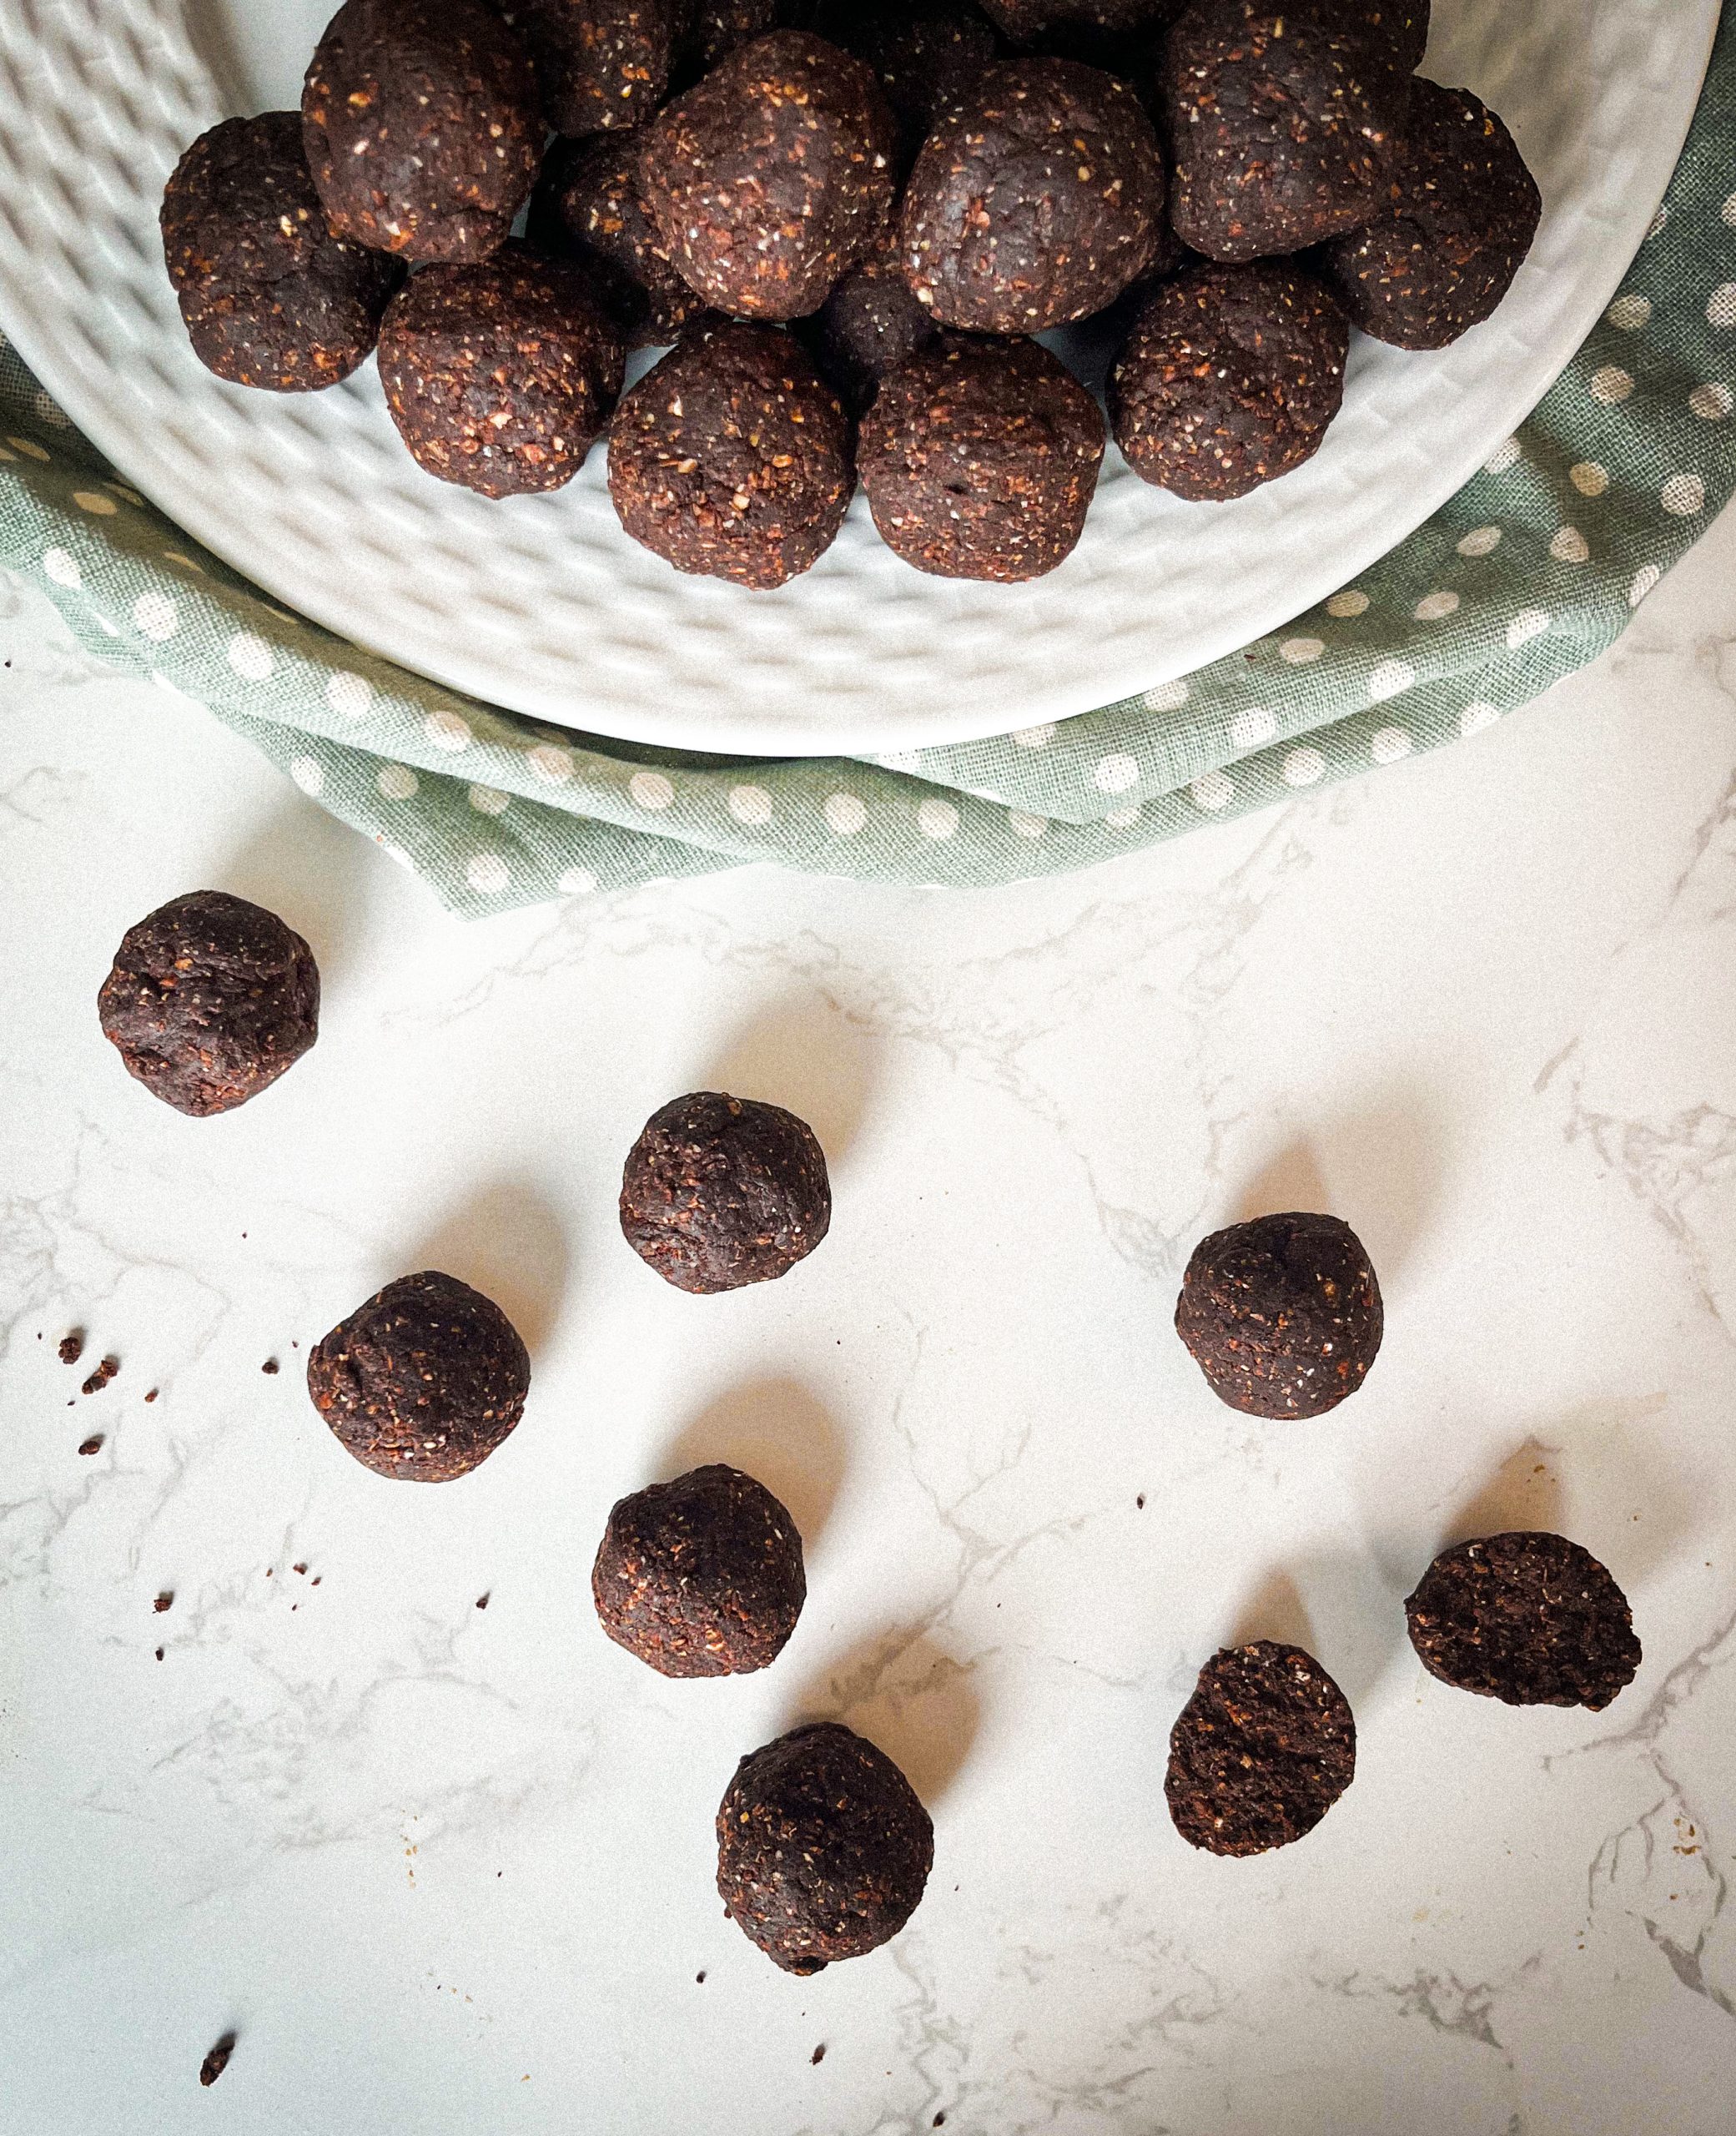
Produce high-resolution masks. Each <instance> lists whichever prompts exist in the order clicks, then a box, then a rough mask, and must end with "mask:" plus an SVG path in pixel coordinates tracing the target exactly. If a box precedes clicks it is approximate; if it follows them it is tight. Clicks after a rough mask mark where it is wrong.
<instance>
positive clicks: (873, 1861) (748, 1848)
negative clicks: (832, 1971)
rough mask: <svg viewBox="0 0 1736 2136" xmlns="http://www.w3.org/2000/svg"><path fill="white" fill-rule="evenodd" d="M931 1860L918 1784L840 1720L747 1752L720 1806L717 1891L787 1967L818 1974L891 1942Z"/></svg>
mask: <svg viewBox="0 0 1736 2136" xmlns="http://www.w3.org/2000/svg"><path fill="white" fill-rule="evenodd" d="M933 1866H934V1826H933V1823H932V1822H931V1821H930V1819H929V1816H928V1811H926V1810H925V1809H923V1806H922V1804H921V1803H920V1802H919V1801H918V1800H917V1797H916V1792H915V1790H914V1789H913V1787H912V1786H911V1785H910V1783H909V1781H908V1780H906V1779H905V1777H904V1776H903V1773H901V1772H900V1771H898V1767H897V1766H895V1765H894V1764H893V1761H892V1760H891V1759H890V1758H888V1756H886V1754H885V1753H884V1751H878V1750H876V1749H875V1747H874V1746H873V1744H872V1743H869V1742H866V1741H863V1738H862V1737H861V1736H858V1735H856V1734H854V1733H853V1731H852V1730H849V1729H848V1728H843V1727H840V1726H839V1725H838V1723H837V1722H836V1721H822V1722H819V1723H817V1724H816V1725H813V1726H811V1727H807V1728H798V1729H795V1730H793V1731H792V1732H791V1733H790V1734H789V1735H787V1736H779V1737H778V1738H777V1741H776V1742H774V1743H767V1745H766V1746H765V1748H764V1749H763V1750H759V1751H754V1752H753V1753H752V1756H748V1757H745V1758H743V1759H742V1762H741V1764H740V1765H739V1766H737V1767H736V1776H735V1778H734V1779H733V1780H732V1781H731V1782H730V1784H729V1791H728V1792H727V1794H726V1795H725V1796H724V1797H723V1801H722V1805H721V1806H719V1808H718V1811H717V1890H718V1892H719V1894H720V1896H721V1897H722V1901H723V1903H724V1905H725V1906H726V1907H727V1908H728V1910H729V1914H730V1917H731V1918H732V1920H733V1921H734V1922H736V1923H737V1926H738V1927H740V1928H741V1930H742V1933H743V1934H744V1935H746V1936H747V1937H748V1938H749V1939H750V1940H751V1941H752V1942H755V1943H757V1944H758V1946H759V1947H760V1948H761V1950H762V1951H763V1952H765V1954H766V1956H767V1957H768V1958H770V1959H771V1960H772V1963H773V1964H774V1965H778V1966H781V1967H782V1968H783V1970H784V1971H785V1972H793V1973H816V1972H823V1970H824V1969H825V1967H828V1965H833V1964H835V1963H836V1962H838V1959H840V1958H859V1957H864V1956H866V1954H867V1953H868V1952H870V1951H874V1950H878V1948H879V1947H880V1946H881V1944H883V1943H884V1942H889V1941H890V1940H891V1938H892V1937H894V1936H896V1935H897V1934H898V1931H899V1930H900V1929H901V1928H902V1927H903V1925H904V1923H905V1922H907V1921H908V1919H909V1918H910V1917H911V1915H912V1914H913V1913H914V1912H915V1911H916V1908H917V1905H918V1902H919V1901H920V1899H921V1897H922V1895H923V1887H924V1886H925V1885H926V1884H927V1882H928V1872H929V1870H930V1869H932V1868H933Z"/></svg>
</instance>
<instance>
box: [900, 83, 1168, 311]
mask: <svg viewBox="0 0 1736 2136" xmlns="http://www.w3.org/2000/svg"><path fill="white" fill-rule="evenodd" d="M1164 198H1165V177H1164V164H1163V157H1162V154H1161V152H1160V149H1159V148H1158V144H1157V136H1156V134H1155V133H1154V131H1153V130H1152V125H1151V121H1150V119H1149V118H1147V117H1146V116H1145V112H1144V110H1143V109H1142V108H1140V102H1139V99H1138V98H1136V97H1135V95H1134V93H1133V92H1132V90H1131V89H1130V88H1128V87H1127V85H1126V83H1124V82H1120V81H1118V80H1116V79H1115V77H1114V76H1113V75H1110V74H1105V73H1102V72H1101V71H1100V70H1099V68H1094V67H1082V66H1080V65H1079V64H1078V63H1077V62H1075V61H1074V60H1070V59H1014V60H1008V61H1006V62H1004V63H1002V64H1000V65H999V66H995V67H991V68H989V69H988V70H987V71H986V72H985V73H984V74H983V75H982V76H981V77H980V78H979V81H978V83H977V85H976V87H975V88H974V90H973V91H972V93H969V95H967V96H965V97H964V98H961V99H960V100H959V101H958V102H957V103H954V104H952V105H950V106H949V108H948V109H947V110H946V111H944V112H943V113H942V114H941V116H940V117H939V118H938V120H937V121H936V123H935V127H934V131H933V133H932V134H930V135H929V136H928V139H927V140H926V141H925V142H924V143H923V149H922V153H921V154H920V155H918V158H917V159H916V163H915V165H914V167H913V169H912V171H911V173H910V179H909V183H908V185H907V186H906V188H905V191H904V204H903V218H902V226H901V227H902V242H903V263H904V272H905V275H907V276H908V280H909V283H910V286H911V288H912V289H913V290H915V292H916V294H917V295H918V297H919V298H920V299H921V300H922V302H923V304H924V305H927V306H928V310H930V311H932V312H933V315H934V316H935V317H936V318H937V319H938V320H941V321H943V323H944V324H945V325H949V326H958V327H964V328H966V329H968V330H970V331H972V332H974V333H979V334H1036V333H1040V332H1041V331H1042V330H1043V329H1044V327H1048V326H1059V325H1062V324H1063V323H1064V322H1065V321H1066V320H1069V319H1083V318H1084V317H1085V316H1086V315H1087V314H1088V313H1090V312H1094V311H1100V310H1102V309H1103V307H1104V305H1106V304H1109V303H1110V302H1112V301H1113V300H1114V299H1115V298H1116V297H1117V296H1119V295H1120V293H1121V291H1122V290H1125V288H1126V287H1127V285H1128V284H1129V283H1130V282H1131V281H1132V280H1135V277H1136V276H1137V275H1140V274H1142V273H1143V272H1144V271H1145V265H1146V263H1147V262H1148V261H1149V260H1150V258H1151V256H1152V254H1153V251H1154V249H1155V246H1156V243H1157V234H1158V232H1159V230H1160V229H1161V227H1162V224H1163V214H1164Z"/></svg>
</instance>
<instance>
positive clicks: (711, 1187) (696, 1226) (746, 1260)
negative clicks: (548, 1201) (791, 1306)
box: [621, 1091, 832, 1296]
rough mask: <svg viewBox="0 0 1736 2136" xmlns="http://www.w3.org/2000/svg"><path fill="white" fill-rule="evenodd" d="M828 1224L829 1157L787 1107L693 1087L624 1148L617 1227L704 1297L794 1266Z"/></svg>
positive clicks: (669, 1276) (678, 1283) (667, 1276)
mask: <svg viewBox="0 0 1736 2136" xmlns="http://www.w3.org/2000/svg"><path fill="white" fill-rule="evenodd" d="M831 1222H832V1186H831V1182H830V1181H829V1180H828V1178H827V1176H826V1157H825V1153H824V1151H823V1150H822V1149H821V1147H820V1146H819V1142H818V1140H817V1139H816V1137H815V1135H814V1131H813V1128H811V1127H810V1126H808V1123H807V1122H806V1121H802V1120H798V1119H797V1117H796V1116H795V1114H794V1113H793V1112H786V1111H784V1109H783V1107H782V1106H781V1105H762V1104H761V1103H760V1102H759V1101H757V1099H753V1098H732V1097H731V1096H728V1095H727V1093H726V1092H724V1091H694V1092H693V1093H692V1096H688V1097H684V1098H677V1099H675V1100H674V1101H672V1103H671V1104H668V1105H666V1106H663V1107H662V1110H661V1111H657V1112H654V1113H653V1114H652V1116H651V1118H650V1119H649V1120H648V1121H647V1122H646V1124H645V1129H644V1131H643V1133H642V1135H641V1136H640V1137H639V1139H638V1141H637V1142H635V1143H634V1145H633V1146H632V1150H631V1151H629V1152H628V1155H627V1161H626V1168H625V1170H624V1171H623V1172H622V1174H621V1231H622V1232H623V1233H624V1234H625V1236H626V1242H627V1244H628V1245H629V1246H630V1247H632V1249H633V1251H634V1252H635V1253H637V1255H638V1256H639V1257H640V1259H641V1260H642V1261H643V1262H647V1264H648V1265H649V1266H650V1267H652V1268H655V1269H656V1270H657V1273H658V1275H660V1276H661V1277H662V1278H663V1280H664V1282H667V1283H673V1284H674V1285H675V1287H676V1288H677V1290H682V1291H692V1292H697V1293H698V1294H700V1295H702V1296H706V1295H709V1294H711V1293H712V1292H718V1291H733V1290H738V1289H739V1288H740V1287H742V1284H744V1283H765V1282H770V1281H771V1280H772V1278H773V1277H777V1276H783V1275H787V1274H788V1272H789V1271H790V1270H791V1269H792V1268H793V1267H795V1265H796V1263H797V1262H798V1261H803V1260H805V1259H806V1258H807V1257H808V1255H809V1254H810V1253H812V1252H813V1250H814V1248H815V1247H817V1246H818V1244H819V1242H820V1241H821V1240H822V1239H823V1238H824V1237H825V1236H826V1232H827V1229H828V1227H829V1226H830V1224H831Z"/></svg>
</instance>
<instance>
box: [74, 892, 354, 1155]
mask: <svg viewBox="0 0 1736 2136" xmlns="http://www.w3.org/2000/svg"><path fill="white" fill-rule="evenodd" d="M97 1015H98V1021H99V1022H100V1023H101V1025H102V1027H103V1037H104V1038H106V1039H107V1040H108V1042H109V1044H110V1045H113V1046H114V1047H115V1048H116V1049H117V1050H118V1052H119V1054H120V1057H121V1059H122V1060H123V1062H124V1064H125V1065H126V1070H127V1073H128V1075H129V1076H136V1077H137V1078H138V1081H140V1082H141V1083H143V1085H144V1086H145V1088H146V1089H147V1090H148V1091H150V1092H151V1094H152V1095H153V1096H155V1097H159V1098H161V1099H162V1101H163V1102H164V1104H165V1105H172V1106H174V1109H175V1111H177V1112H185V1113H190V1114H191V1115H192V1116H193V1117H194V1119H196V1120H200V1119H204V1118H205V1117H206V1116H208V1115H209V1114H211V1113H214V1112H228V1111H231V1110H232V1109H233V1108H234V1106H238V1105H245V1104H246V1102H247V1101H248V1100H249V1098H250V1097H255V1096H258V1094H259V1092H260V1091H263V1090H264V1088H265V1086H266V1085H267V1084H268V1083H274V1082H275V1081H277V1079H278V1077H279V1076H281V1075H282V1074H283V1072H284V1070H285V1069H286V1068H291V1067H293V1066H294V1064H295V1063H296V1062H297V1061H298V1060H300V1058H301V1056H302V1055H303V1054H304V1053H305V1052H306V1051H307V1050H308V1048H309V1046H310V1045H312V1044H313V1043H314V1040H315V1039H316V1038H317V1037H318V1036H319V1035H320V972H319V968H318V966H317V965H315V964H314V953H313V951H312V950H310V949H309V947H308V945H307V944H306V943H305V942H304V941H303V940H302V939H301V937H300V935H299V934H297V933H296V932H295V930H294V928H293V927H286V926H285V925H284V923H283V921H282V920H280V919H279V918H278V916H277V914H275V913H274V912H267V911H266V910H265V909H264V906H263V905H257V904H249V903H248V901H247V899H245V898H234V897H231V896H229V894H228V893H227V891H224V890H194V891H191V892H189V894H188V895H187V896H185V897H181V898H173V899H170V901H169V903H168V904H165V905H159V908H158V909H157V910H156V911H155V912H153V913H151V914H148V917H146V918H145V919H141V920H140V921H139V923H138V925H137V926H136V927H129V928H128V929H127V931H126V933H125V934H123V936H122V937H121V945H120V947H119V949H118V950H116V951H115V953H114V967H113V970H111V971H110V973H109V975H108V978H107V979H105V980H103V986H102V990H101V992H100V993H99V994H98V996H97Z"/></svg>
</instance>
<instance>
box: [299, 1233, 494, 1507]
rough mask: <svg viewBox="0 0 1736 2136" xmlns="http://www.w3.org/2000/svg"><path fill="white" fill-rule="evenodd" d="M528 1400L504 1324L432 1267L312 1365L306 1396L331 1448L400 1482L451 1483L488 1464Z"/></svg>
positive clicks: (487, 1303)
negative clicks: (328, 1436)
mask: <svg viewBox="0 0 1736 2136" xmlns="http://www.w3.org/2000/svg"><path fill="white" fill-rule="evenodd" d="M530 1390H531V1360H530V1357H529V1355H528V1353H526V1349H525V1346H524V1344H523V1343H522V1342H521V1340H520V1339H519V1333H518V1330H517V1329H516V1327H514V1326H513V1324H512V1322H511V1321H510V1320H509V1319H508V1318H507V1317H506V1314H505V1313H504V1312H501V1308H500V1307H499V1306H497V1305H496V1304H495V1302H493V1300H492V1299H491V1298H486V1297H483V1295H482V1293H481V1292H480V1291H473V1290H472V1289H471V1288H470V1285H469V1284H468V1283H461V1282H459V1280H458V1278H457V1277H455V1276H445V1275H442V1274H441V1273H440V1272H439V1270H438V1269H433V1268H428V1269H425V1270H423V1272H421V1274H420V1275H417V1276H400V1277H398V1279H397V1281H396V1282H391V1283H388V1284H387V1285H386V1287H385V1289H384V1290H383V1291H378V1292H375V1295H374V1296H373V1297H370V1299H369V1300H368V1302H367V1303H366V1304H365V1305H361V1306H358V1307H356V1309H355V1312H352V1313H351V1314H350V1317H349V1318H348V1319H347V1320H341V1321H340V1322H339V1323H338V1325H337V1326H336V1327H334V1328H333V1329H332V1331H331V1332H330V1334H329V1335H327V1336H325V1337H324V1338H322V1339H321V1340H320V1342H318V1343H315V1344H314V1348H313V1349H312V1351H311V1352H310V1353H309V1356H308V1393H309V1395H310V1396H311V1397H312V1398H313V1403H314V1408H316V1409H317V1410H318V1411H319V1412H320V1415H321V1416H322V1417H324V1418H325V1421H326V1423H328V1424H329V1425H330V1427H331V1429H332V1433H333V1436H334V1437H335V1438H336V1439H337V1441H338V1443H339V1444H340V1446H342V1447H343V1448H345V1451H346V1452H348V1453H353V1454H354V1455H355V1458H356V1459H357V1460H358V1461H360V1463H361V1464H362V1466H363V1467H364V1468H365V1469H373V1470H374V1472H375V1474H376V1475H380V1476H390V1477H394V1478H395V1479H398V1480H400V1481H401V1482H404V1483H411V1484H444V1483H447V1482H450V1480H451V1479H452V1478H453V1477H455V1476H462V1475H465V1474H468V1473H469V1471H470V1469H475V1468H476V1467H478V1466H479V1465H480V1464H481V1463H482V1462H484V1461H486V1460H487V1458H488V1457H489V1455H490V1454H491V1453H493V1452H494V1450H495V1448H496V1447H497V1446H498V1445H499V1444H500V1443H501V1440H502V1439H503V1438H506V1435H507V1433H509V1432H510V1431H511V1429H512V1428H513V1426H514V1425H515V1424H516V1423H517V1422H518V1420H519V1418H521V1416H522V1415H523V1414H524V1412H525V1397H526V1394H528V1393H529V1392H530Z"/></svg>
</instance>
